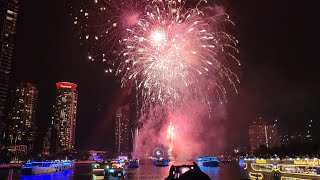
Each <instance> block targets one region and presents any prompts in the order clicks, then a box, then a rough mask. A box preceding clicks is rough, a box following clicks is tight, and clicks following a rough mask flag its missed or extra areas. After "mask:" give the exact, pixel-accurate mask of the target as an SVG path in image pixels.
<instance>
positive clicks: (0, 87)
mask: <svg viewBox="0 0 320 180" xmlns="http://www.w3.org/2000/svg"><path fill="white" fill-rule="evenodd" d="M18 9H19V1H18V0H0V123H3V122H4V119H5V114H6V113H5V107H6V101H7V98H8V92H9V78H10V74H11V64H12V58H13V50H14V45H15V33H16V22H17V18H18Z"/></svg>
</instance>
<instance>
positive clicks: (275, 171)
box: [244, 158, 320, 180]
mask: <svg viewBox="0 0 320 180" xmlns="http://www.w3.org/2000/svg"><path fill="white" fill-rule="evenodd" d="M244 163H245V166H244V169H245V172H246V177H245V178H246V179H281V180H298V179H314V180H315V179H320V159H317V158H312V159H309V158H287V159H279V158H271V159H259V158H248V159H245V160H244Z"/></svg>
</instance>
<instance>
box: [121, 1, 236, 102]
mask: <svg viewBox="0 0 320 180" xmlns="http://www.w3.org/2000/svg"><path fill="white" fill-rule="evenodd" d="M175 2H176V1H173V0H171V1H169V0H168V1H158V2H157V3H153V4H151V5H148V6H147V7H146V8H145V14H143V15H141V17H140V19H139V20H138V23H137V26H135V27H133V28H128V29H127V32H128V34H127V36H126V37H125V38H123V40H122V44H123V47H125V48H124V49H123V50H122V52H121V53H120V54H119V55H120V56H121V58H119V60H120V63H119V67H118V70H117V74H118V75H120V76H121V77H122V83H123V85H126V84H127V82H128V81H131V80H134V81H135V82H136V87H137V89H138V90H139V91H140V92H142V99H143V100H144V101H145V102H155V103H160V104H164V105H168V104H170V105H176V104H178V103H179V102H181V101H184V100H186V99H187V100H190V99H191V100H200V101H203V102H208V103H209V102H210V100H209V99H210V97H209V96H211V95H212V92H211V91H214V90H215V91H216V93H217V94H218V95H213V96H214V97H219V98H220V97H222V98H221V99H219V102H222V101H226V99H225V97H226V93H227V91H226V88H225V86H224V85H223V82H224V81H225V79H227V81H228V82H229V83H230V84H231V85H232V86H233V87H234V89H235V90H236V83H235V82H236V81H239V80H238V77H237V76H236V75H235V74H234V73H233V72H232V71H231V69H230V68H229V66H228V65H229V64H230V62H231V61H232V60H233V61H235V62H236V63H237V64H239V65H240V63H239V61H238V60H237V59H236V56H235V54H237V53H238V50H237V48H236V45H237V40H236V39H235V38H234V37H233V36H231V35H230V34H228V33H227V32H225V31H224V29H225V27H226V26H227V24H229V25H233V22H232V21H231V20H230V19H229V16H228V15H227V14H225V13H221V14H219V13H217V12H215V9H214V8H212V7H209V6H206V7H204V8H202V9H200V8H199V7H198V6H200V4H201V3H204V2H203V1H200V2H199V4H198V5H197V6H196V7H195V8H193V9H186V8H185V7H184V2H183V1H182V2H180V4H179V5H177V4H175ZM211 87H214V89H211Z"/></svg>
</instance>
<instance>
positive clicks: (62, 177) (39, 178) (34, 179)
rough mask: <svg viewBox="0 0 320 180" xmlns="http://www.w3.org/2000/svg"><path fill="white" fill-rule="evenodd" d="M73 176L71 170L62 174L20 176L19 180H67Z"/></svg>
mask: <svg viewBox="0 0 320 180" xmlns="http://www.w3.org/2000/svg"><path fill="white" fill-rule="evenodd" d="M72 175H73V170H67V171H63V172H57V173H53V174H42V175H34V176H28V175H21V176H20V179H21V180H43V179H59V180H69V179H70V177H72Z"/></svg>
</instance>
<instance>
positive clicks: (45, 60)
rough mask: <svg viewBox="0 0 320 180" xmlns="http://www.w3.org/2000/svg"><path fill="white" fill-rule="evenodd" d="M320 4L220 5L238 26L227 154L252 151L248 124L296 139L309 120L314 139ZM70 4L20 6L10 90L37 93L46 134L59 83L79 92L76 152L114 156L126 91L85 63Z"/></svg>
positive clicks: (232, 1)
mask: <svg viewBox="0 0 320 180" xmlns="http://www.w3.org/2000/svg"><path fill="white" fill-rule="evenodd" d="M316 2H317V1H316V0H309V1H298V2H295V1H279V0H269V1H256V0H242V1H239V0H228V1H227V0H226V1H223V2H222V4H223V5H224V6H225V8H226V11H227V12H228V14H230V16H231V17H232V19H233V20H234V21H235V22H236V24H237V25H236V27H235V35H236V37H237V38H238V39H239V41H240V44H239V49H240V56H239V59H240V61H241V63H242V66H241V68H240V70H239V72H238V74H239V76H240V78H241V79H240V80H241V84H240V85H239V86H238V89H239V94H232V93H231V94H229V97H228V98H229V103H228V104H227V105H226V106H227V112H228V114H227V116H226V120H225V125H226V131H227V132H228V135H227V136H226V141H227V143H226V144H230V148H234V147H236V146H242V145H247V144H248V122H249V121H250V120H252V119H254V118H257V117H259V116H262V117H265V118H267V119H270V120H274V119H278V120H279V127H280V133H281V134H287V133H289V134H293V135H294V134H295V133H297V132H298V131H299V130H300V129H301V128H302V126H304V125H305V124H306V122H307V120H310V119H313V120H314V122H315V123H317V124H315V126H317V127H316V129H315V131H316V130H318V131H319V130H320V127H319V118H320V115H319V113H317V112H318V108H319V107H320V106H319V100H320V95H319V93H320V82H319V80H318V77H319V75H318V68H319V67H320V66H319V63H318V61H319V47H320V45H319V40H320V38H319V36H320V35H319V34H320V21H319V18H320V14H319V13H320V11H319V8H318V7H319V6H317V3H316ZM70 4H72V3H70V2H69V3H66V2H63V1H23V2H22V7H21V9H20V10H21V11H20V19H19V22H18V29H17V45H16V54H15V59H14V64H13V84H15V83H17V82H20V81H27V82H32V83H34V84H35V85H37V87H38V89H39V101H38V111H37V121H38V124H39V126H40V127H41V128H42V129H45V128H46V127H49V123H50V119H51V111H52V108H51V107H52V105H53V104H54V102H55V83H56V82H58V81H70V82H74V83H76V84H78V92H79V102H78V103H79V104H78V114H77V132H76V136H77V141H76V143H77V145H76V146H77V147H78V148H81V149H111V148H112V145H113V140H112V138H113V137H112V135H113V121H112V118H111V117H112V114H113V112H114V109H115V107H116V106H117V105H118V104H119V102H120V101H121V99H120V100H119V97H123V90H121V88H120V85H119V82H118V80H116V79H115V78H114V77H112V76H110V75H107V74H106V73H104V66H102V65H101V64H99V63H92V62H90V61H89V60H88V59H87V52H88V51H87V49H86V48H85V47H82V46H80V45H79V44H80V43H79V41H78V40H77V39H76V38H75V37H74V34H75V33H74V32H73V24H72V19H71V17H70V16H69V15H68V12H69V9H68V8H69V6H70ZM75 6H76V5H75ZM318 134H319V133H318ZM314 135H316V133H314ZM318 142H319V141H318Z"/></svg>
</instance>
